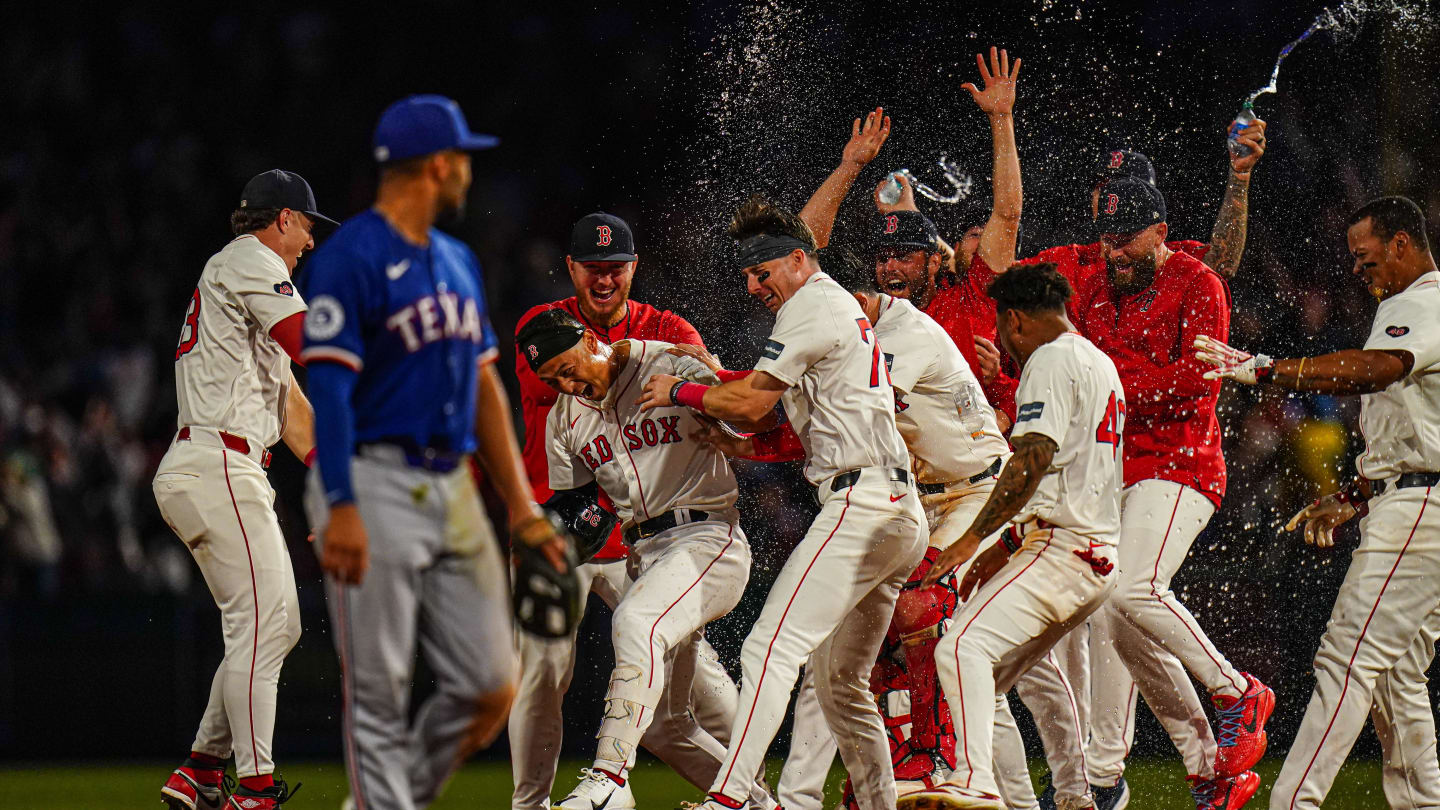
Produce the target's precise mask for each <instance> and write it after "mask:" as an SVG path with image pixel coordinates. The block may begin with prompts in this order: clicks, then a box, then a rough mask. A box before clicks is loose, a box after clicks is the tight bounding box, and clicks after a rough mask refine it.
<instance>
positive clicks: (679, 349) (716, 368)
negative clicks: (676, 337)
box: [665, 343, 724, 373]
mask: <svg viewBox="0 0 1440 810" xmlns="http://www.w3.org/2000/svg"><path fill="white" fill-rule="evenodd" d="M665 353H666V354H670V355H674V356H676V357H688V358H690V359H691V360H697V361H699V362H700V364H701V365H703V366H705V367H706V368H708V369H710V370H711V371H712V372H715V373H719V372H720V369H722V368H724V366H722V365H720V358H718V357H716V356H715V355H713V354H711V353H710V352H709V351H707V350H706V349H705V347H704V346H696V345H694V344H693V343H677V344H675V345H674V346H671V347H670V348H668V349H666V350H665ZM682 370H683V369H682Z"/></svg>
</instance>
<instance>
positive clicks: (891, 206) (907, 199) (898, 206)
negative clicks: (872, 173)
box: [872, 172, 920, 214]
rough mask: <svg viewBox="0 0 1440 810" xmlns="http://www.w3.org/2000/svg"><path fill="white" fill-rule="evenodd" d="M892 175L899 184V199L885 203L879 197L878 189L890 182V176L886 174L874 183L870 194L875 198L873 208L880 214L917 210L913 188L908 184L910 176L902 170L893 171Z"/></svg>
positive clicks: (918, 208)
mask: <svg viewBox="0 0 1440 810" xmlns="http://www.w3.org/2000/svg"><path fill="white" fill-rule="evenodd" d="M894 177H895V181H896V182H897V183H899V184H900V199H898V200H896V201H895V202H893V203H887V202H884V201H882V200H881V199H880V189H882V188H885V185H886V184H887V183H889V182H890V176H889V175H887V176H886V177H885V178H884V179H883V180H881V181H880V182H879V183H877V184H876V185H875V192H874V194H873V195H872V196H874V198H875V210H876V211H879V212H880V213H882V214H889V213H892V212H894V211H919V210H920V207H919V206H918V205H916V204H915V188H914V187H913V186H911V185H910V178H909V177H908V176H906V174H905V173H904V172H895V173H894Z"/></svg>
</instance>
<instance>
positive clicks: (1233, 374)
mask: <svg viewBox="0 0 1440 810" xmlns="http://www.w3.org/2000/svg"><path fill="white" fill-rule="evenodd" d="M1195 357H1196V359H1198V360H1200V361H1201V362H1204V363H1209V364H1210V365H1212V366H1215V368H1213V369H1211V370H1209V371H1207V372H1205V379H1207V380H1220V379H1227V380H1234V381H1236V382H1242V383H1246V384H1248V385H1257V384H1259V383H1262V382H1265V381H1266V380H1268V379H1270V374H1271V373H1272V372H1273V371H1274V366H1275V361H1274V360H1272V359H1270V355H1268V354H1250V353H1249V352H1242V351H1240V350H1239V349H1237V348H1235V347H1233V346H1228V345H1226V344H1224V343H1221V342H1220V341H1218V340H1216V339H1215V338H1212V337H1210V336H1209V335H1201V336H1199V337H1197V338H1195Z"/></svg>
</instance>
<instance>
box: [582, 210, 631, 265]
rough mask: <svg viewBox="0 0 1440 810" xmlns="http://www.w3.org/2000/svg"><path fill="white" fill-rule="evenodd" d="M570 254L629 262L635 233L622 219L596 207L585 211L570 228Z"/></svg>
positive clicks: (592, 259) (595, 260)
mask: <svg viewBox="0 0 1440 810" xmlns="http://www.w3.org/2000/svg"><path fill="white" fill-rule="evenodd" d="M570 258H571V259H574V260H575V261H577V262H633V261H635V260H636V259H638V258H640V257H639V256H637V255H635V235H634V234H632V233H630V226H629V225H628V224H626V222H625V220H623V219H621V218H620V217H617V216H615V215H614V214H606V213H604V212H602V211H596V212H595V213H593V214H586V215H585V216H583V217H581V218H580V221H579V222H577V223H575V228H574V229H573V230H571V231H570Z"/></svg>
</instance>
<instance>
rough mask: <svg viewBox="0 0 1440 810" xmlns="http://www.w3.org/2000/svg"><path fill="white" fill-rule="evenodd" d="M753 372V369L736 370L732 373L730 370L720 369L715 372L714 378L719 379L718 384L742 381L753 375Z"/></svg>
mask: <svg viewBox="0 0 1440 810" xmlns="http://www.w3.org/2000/svg"><path fill="white" fill-rule="evenodd" d="M754 371H755V370H754V369H750V368H746V369H737V370H733V371H732V370H731V369H726V368H722V369H720V370H719V371H717V372H715V376H716V377H719V378H720V382H722V383H727V382H731V381H732V380H743V379H745V378H746V377H749V376H750V375H751V374H753V373H754Z"/></svg>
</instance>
